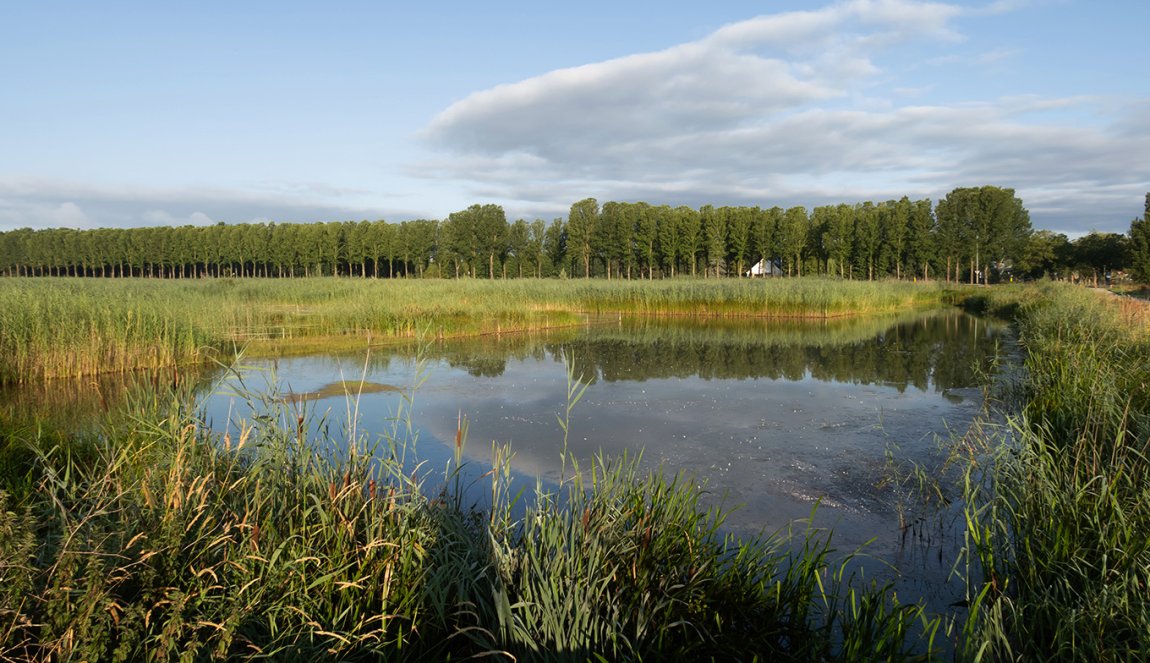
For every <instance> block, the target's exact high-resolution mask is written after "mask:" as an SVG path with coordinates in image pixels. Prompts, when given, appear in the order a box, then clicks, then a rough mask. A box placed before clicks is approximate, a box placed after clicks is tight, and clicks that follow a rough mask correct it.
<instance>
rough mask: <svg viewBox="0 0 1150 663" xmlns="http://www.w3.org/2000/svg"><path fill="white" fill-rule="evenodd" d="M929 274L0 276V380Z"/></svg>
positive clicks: (522, 326) (823, 310) (858, 298)
mask: <svg viewBox="0 0 1150 663" xmlns="http://www.w3.org/2000/svg"><path fill="white" fill-rule="evenodd" d="M944 296H945V291H944V290H943V289H942V288H941V287H940V286H936V285H916V284H911V283H905V282H882V283H862V282H849V281H831V280H825V279H801V280H799V279H793V280H791V279H776V280H771V281H765V280H759V281H750V280H742V281H735V280H710V281H706V280H672V281H655V282H650V281H614V282H605V281H569V280H562V281H560V280H532V279H523V280H511V281H479V280H467V279H465V280H456V281H448V280H438V279H435V280H380V281H377V280H360V279H354V280H353V279H339V278H315V279H291V280H286V281H282V280H281V281H256V280H248V281H244V280H239V281H236V280H230V279H205V280H196V281H170V280H168V281H164V280H107V281H103V280H96V279H52V278H41V279H3V280H0V301H4V302H5V306H4V307H3V308H2V309H0V383H12V382H28V381H34V380H40V379H44V378H55V377H69V376H77V375H91V374H96V373H116V372H126V371H132V370H138V369H147V368H159V367H167V366H176V365H181V364H189V363H195V362H200V361H204V360H205V359H207V358H209V357H212V356H218V355H221V354H222V355H223V356H224V357H227V356H230V355H231V354H232V353H234V352H235V350H236V349H237V348H240V347H247V348H248V349H249V352H256V353H258V352H260V348H261V347H263V348H265V349H266V351H274V352H287V351H291V349H292V348H293V347H304V348H309V349H315V348H316V347H317V345H316V344H317V343H320V344H322V343H327V344H333V345H337V346H340V347H345V348H349V347H355V346H358V347H363V346H366V345H368V344H372V343H378V342H381V341H387V340H389V339H397V338H414V337H415V336H416V335H417V334H418V333H431V334H433V335H435V336H439V337H450V336H466V335H475V334H485V333H502V332H520V331H527V330H532V329H541V328H546V327H555V326H562V325H570V324H575V323H578V322H579V321H580V320H582V318H583V316H584V315H585V314H605V313H613V314H614V313H618V314H640V315H712V316H760V317H815V318H823V317H835V316H842V315H848V314H869V313H879V312H890V311H895V310H900V309H906V308H908V307H913V306H919V305H923V304H929V303H936V304H937V303H938V302H940V301H941V300H942V299H943V297H944Z"/></svg>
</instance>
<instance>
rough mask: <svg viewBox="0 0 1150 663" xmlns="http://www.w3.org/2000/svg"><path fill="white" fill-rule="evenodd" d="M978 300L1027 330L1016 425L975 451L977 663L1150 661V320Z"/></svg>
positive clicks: (1033, 298) (1064, 306) (1012, 396)
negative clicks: (1149, 657) (979, 662)
mask: <svg viewBox="0 0 1150 663" xmlns="http://www.w3.org/2000/svg"><path fill="white" fill-rule="evenodd" d="M976 297H977V298H976V299H972V300H970V301H969V302H968V303H969V304H970V305H973V306H976V307H978V308H981V309H984V310H989V311H995V312H1002V313H1005V314H1008V315H1011V316H1013V317H1014V318H1015V319H1016V320H1017V324H1018V328H1019V335H1020V340H1021V342H1022V344H1023V346H1024V347H1025V352H1026V359H1025V364H1026V373H1025V376H1024V377H1023V379H1022V380H1021V382H1020V383H1019V384H1018V385H1016V388H1015V389H1014V390H1013V391H1012V392H1010V393H1008V394H1006V398H1007V400H1008V403H1007V406H1008V407H1007V409H1008V411H1012V412H1016V413H1019V414H1017V415H1016V416H1013V417H1011V418H1010V419H1009V420H1008V422H1007V423H1006V424H1005V425H1004V426H1003V427H1001V428H1000V429H998V430H997V431H995V430H990V429H988V432H987V433H986V434H985V436H983V437H982V438H981V439H972V440H969V441H968V442H969V443H970V444H971V446H970V447H969V453H970V454H971V455H970V457H969V464H968V465H967V473H966V478H967V491H966V493H967V494H966V505H967V506H966V515H967V520H968V527H967V533H966V536H967V543H968V552H969V553H970V562H971V565H970V568H969V573H970V578H971V583H970V592H969V593H970V601H971V604H972V611H971V614H970V620H969V622H968V624H967V626H966V633H965V636H966V637H965V639H964V642H963V653H964V654H965V657H966V658H968V659H970V660H994V661H1026V660H1059V661H1130V660H1145V657H1146V652H1147V650H1148V648H1150V536H1148V534H1147V533H1148V532H1150V309H1148V308H1147V305H1146V304H1145V303H1142V302H1136V301H1132V300H1123V299H1121V298H1118V297H1114V296H1112V295H1110V294H1109V293H1105V292H1101V291H1090V290H1086V289H1083V288H1078V287H1073V286H1059V285H1056V284H1047V285H1043V286H1040V287H1017V288H993V289H990V290H987V291H984V292H983V293H980V294H978V295H977V296H976Z"/></svg>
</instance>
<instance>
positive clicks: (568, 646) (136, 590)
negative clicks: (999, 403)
mask: <svg viewBox="0 0 1150 663" xmlns="http://www.w3.org/2000/svg"><path fill="white" fill-rule="evenodd" d="M572 393H577V387H576V388H575V390H573V392H572ZM573 400H574V399H573ZM301 407H303V405H302V404H301V403H299V402H294V401H290V400H288V401H285V400H283V399H278V398H274V397H268V398H267V400H265V401H264V402H262V403H261V404H260V405H259V408H258V409H259V411H261V412H264V413H265V415H264V416H261V417H259V418H257V419H256V420H255V421H253V422H252V424H251V426H250V427H248V428H245V429H244V431H243V432H242V433H240V434H239V435H238V436H236V437H235V438H232V437H225V438H224V439H219V438H218V437H216V436H215V435H213V434H212V433H210V432H209V431H208V430H207V429H206V427H205V426H203V425H202V423H201V422H199V421H198V420H197V419H196V417H195V415H194V406H193V404H192V403H191V402H190V401H189V396H188V395H187V393H167V392H163V391H157V390H154V389H149V390H144V391H139V392H137V393H136V394H135V396H134V397H133V398H132V399H131V400H130V402H128V403H126V404H125V405H124V407H123V409H122V410H121V411H120V414H116V413H112V414H110V415H109V417H108V418H107V420H106V425H105V428H104V429H103V431H102V432H101V434H100V435H96V436H90V437H85V438H83V439H82V440H71V441H70V442H68V443H65V444H62V445H59V446H51V445H48V446H47V447H46V448H48V449H49V450H48V451H45V452H41V453H39V454H38V455H37V457H36V459H35V462H34V463H33V466H32V469H31V476H30V477H29V478H30V479H31V481H30V483H31V484H32V485H33V486H34V490H20V485H21V484H20V483H19V482H11V481H6V484H7V485H8V488H9V490H14V491H17V492H16V493H5V492H2V491H0V643H2V644H0V649H2V650H0V657H3V658H15V659H28V660H48V659H52V660H144V659H173V658H180V659H188V660H192V659H212V658H248V657H252V658H272V659H297V660H313V659H315V658H325V659H332V658H338V659H341V660H375V659H377V658H385V659H388V660H393V659H394V660H419V661H422V660H445V659H447V658H453V659H459V658H466V657H473V656H484V657H488V658H494V659H496V660H512V658H513V657H514V658H515V659H517V660H572V661H582V660H587V659H594V660H602V659H606V660H641V659H647V660H666V659H668V658H671V657H681V658H685V659H686V660H707V659H709V658H714V659H716V660H752V659H754V658H756V657H757V658H758V659H759V660H875V658H876V657H877V658H879V659H881V660H902V659H911V658H913V656H912V654H911V652H912V651H917V652H922V651H924V650H926V649H928V648H929V643H928V642H923V641H920V640H919V637H920V635H919V634H922V633H924V631H923V629H922V622H923V619H922V614H921V611H920V610H919V609H918V608H916V607H914V606H900V605H898V604H897V602H895V601H894V600H893V599H892V598H891V597H889V596H888V595H887V592H886V591H885V590H884V588H883V587H873V586H864V585H862V584H861V583H854V584H851V583H850V580H851V579H850V578H849V577H848V572H847V570H846V569H847V568H849V566H848V565H847V564H845V563H841V562H832V561H831V560H832V558H836V559H839V558H838V557H837V556H833V555H832V548H831V546H830V542H829V540H828V538H827V536H826V535H825V534H820V533H816V532H808V533H800V534H798V537H799V538H798V540H799V547H798V549H797V550H796V549H794V548H792V547H790V546H788V545H787V543H788V540H787V539H785V538H782V537H766V538H762V539H757V540H752V541H735V540H732V539H730V538H729V537H726V536H724V535H723V534H722V533H721V531H720V527H721V525H722V523H723V518H724V515H723V513H721V512H718V511H708V510H704V509H703V508H702V507H701V506H700V502H699V498H700V495H701V489H700V488H699V487H698V486H697V485H696V484H694V483H693V482H691V481H688V480H686V479H685V478H683V477H664V476H661V475H651V476H646V475H640V474H638V473H637V471H636V463H635V462H634V461H633V460H627V459H619V460H606V459H599V460H597V461H596V462H595V463H594V464H593V466H592V467H588V468H583V471H582V472H581V473H579V474H578V475H575V474H572V475H571V476H578V477H579V478H578V479H568V480H566V481H564V482H563V483H562V485H561V486H560V487H559V488H557V489H551V490H545V489H542V488H540V489H538V490H537V491H536V492H535V494H533V495H528V496H524V497H519V498H517V497H515V496H512V495H510V494H509V486H510V477H509V464H508V463H506V462H498V463H497V464H496V466H495V467H494V468H493V469H492V471H491V472H490V473H488V474H485V475H484V476H482V477H479V478H478V479H474V478H471V479H469V478H466V477H474V476H475V474H476V473H467V472H460V471H459V467H458V462H459V460H458V459H459V458H461V457H462V447H461V446H460V447H458V450H459V453H458V454H457V456H456V463H455V464H453V465H449V466H448V467H447V468H446V470H445V471H443V472H442V473H441V474H440V473H428V472H424V471H419V472H415V473H413V472H412V471H411V466H410V464H409V463H405V462H404V461H403V460H402V459H403V457H404V456H405V455H407V454H410V453H414V451H415V449H414V447H413V445H415V444H416V442H415V439H414V438H413V437H412V435H411V433H410V432H409V430H408V429H407V427H406V424H405V417H404V415H403V412H402V411H401V412H400V413H398V415H399V416H398V417H397V419H396V423H395V426H394V427H393V428H392V429H391V430H390V431H386V432H385V435H384V436H383V437H381V438H376V441H372V440H369V439H367V438H365V437H360V438H357V439H355V443H354V444H353V445H352V447H353V449H354V450H353V451H348V452H344V453H338V454H333V453H331V451H332V450H333V449H336V448H344V447H343V444H342V440H332V439H326V438H315V437H310V436H309V435H310V434H309V433H308V432H307V431H309V430H313V429H314V427H313V426H311V425H309V424H308V422H307V420H306V419H307V417H308V416H309V415H308V414H307V413H306V411H304V410H301V409H300V408H301ZM13 434H16V435H20V434H23V433H19V432H14V433H13ZM464 438H465V435H464V433H463V431H462V430H461V432H460V438H459V439H460V444H462V440H463V439H464ZM507 453H508V451H507V450H502V451H500V452H499V453H498V454H497V457H499V458H503V459H506V458H507ZM372 457H375V458H376V459H379V458H383V459H384V460H376V461H369V460H368V459H369V458H372ZM9 478H10V477H9ZM473 481H477V482H478V483H475V484H474V485H472V488H473V489H474V488H476V487H478V488H479V489H481V490H482V491H484V492H486V493H487V494H489V495H490V497H489V498H488V499H487V500H486V504H485V506H484V508H482V509H475V508H472V506H471V505H470V503H469V502H468V501H467V500H466V499H465V497H464V495H465V493H466V494H473V492H471V493H469V492H468V491H466V490H465V489H466V488H467V487H468V485H469V484H471V483H472V482H473ZM23 485H25V486H27V485H28V483H24V484H23ZM516 499H522V500H526V509H525V511H523V510H522V509H520V510H517V509H516V508H515V507H514V504H513V503H514V502H515V500H516ZM520 512H521V513H522V515H519V516H516V515H513V514H514V513H520ZM926 633H928V634H929V630H928V631H926ZM923 637H926V636H923ZM600 657H601V658H600Z"/></svg>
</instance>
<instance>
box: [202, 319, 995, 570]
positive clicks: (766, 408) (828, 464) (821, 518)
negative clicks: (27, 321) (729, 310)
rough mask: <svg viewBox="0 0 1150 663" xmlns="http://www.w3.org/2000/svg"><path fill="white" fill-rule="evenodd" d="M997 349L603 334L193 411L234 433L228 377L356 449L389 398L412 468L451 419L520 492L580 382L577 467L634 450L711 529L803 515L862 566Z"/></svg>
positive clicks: (495, 345)
mask: <svg viewBox="0 0 1150 663" xmlns="http://www.w3.org/2000/svg"><path fill="white" fill-rule="evenodd" d="M1008 344H1009V332H1008V329H1007V327H1006V326H1005V325H1004V324H1001V323H998V322H994V321H987V320H985V319H981V318H975V317H972V316H969V315H967V314H965V313H962V312H959V311H957V310H941V311H934V312H929V313H925V314H924V313H916V314H914V315H911V316H903V317H900V318H880V319H875V318H869V319H864V320H835V321H819V322H795V321H787V322H779V321H762V320H736V321H731V320H722V321H718V320H705V321H699V320H688V319H668V318H661V319H649V318H648V319H642V320H629V319H625V318H612V319H608V320H593V321H591V322H589V323H588V324H587V325H585V326H580V327H575V328H567V329H562V330H556V331H552V332H549V333H546V334H538V335H512V336H507V335H505V336H488V337H483V338H479V339H469V340H459V341H450V340H449V341H436V342H431V343H429V344H426V345H424V346H423V347H422V348H416V347H414V346H404V347H382V348H376V349H373V350H372V351H371V352H369V353H367V354H366V355H363V354H361V355H344V356H310V357H299V358H285V359H279V360H275V361H271V360H268V361H260V362H255V363H251V364H250V365H249V366H247V367H245V368H243V369H241V370H240V371H239V372H238V373H236V374H232V375H230V376H229V377H227V378H223V379H221V380H220V381H218V382H217V384H216V385H215V387H214V391H213V393H212V394H211V395H210V396H209V397H208V398H207V399H206V404H205V407H206V414H207V417H208V419H209V420H210V421H211V423H212V425H213V426H215V427H216V428H218V429H222V428H224V427H225V426H227V425H229V424H228V422H231V424H230V425H232V426H235V425H236V423H235V422H237V421H238V420H241V419H243V418H245V417H250V416H251V415H252V412H251V410H250V407H249V405H248V404H247V403H246V402H245V399H244V398H243V397H241V396H237V395H236V392H237V390H239V384H238V378H237V376H241V377H242V379H243V382H244V384H245V385H246V389H249V390H255V391H260V392H264V391H269V390H271V391H276V392H278V393H280V394H283V395H285V397H286V399H287V400H288V401H289V402H290V403H291V404H292V405H293V406H294V407H303V408H305V410H306V412H307V414H308V419H309V420H310V421H312V422H313V426H318V425H323V426H326V428H327V429H328V430H329V431H332V432H333V433H334V437H336V438H337V439H338V438H339V437H340V436H341V435H346V430H347V429H348V428H349V426H348V421H349V420H354V421H355V425H356V429H357V431H358V433H359V434H361V435H363V434H366V435H369V436H370V435H376V436H378V435H382V434H384V433H386V432H387V431H390V430H393V427H394V425H395V421H394V420H395V418H396V413H397V412H400V411H401V410H406V409H407V407H408V406H407V405H406V404H404V405H403V406H402V408H401V404H402V403H404V399H405V398H407V399H410V400H411V410H410V411H411V415H410V416H411V421H412V423H413V425H414V427H415V429H417V430H418V442H417V444H416V451H415V453H416V454H417V455H418V457H419V459H421V460H423V461H425V466H424V467H425V468H432V469H440V468H442V467H443V466H444V463H445V462H446V461H447V459H448V458H450V456H451V450H452V448H453V445H454V440H455V435H456V429H457V423H458V421H459V420H460V418H461V417H462V418H465V419H466V421H467V422H468V427H469V432H468V440H467V444H466V447H465V449H466V455H467V458H468V460H469V461H470V463H471V464H472V467H473V469H475V470H476V471H475V473H474V474H475V475H477V474H479V473H480V472H481V471H484V470H486V469H489V468H490V450H491V445H492V442H496V443H500V444H503V443H507V444H509V445H510V446H511V449H512V451H513V452H514V457H513V460H512V470H513V473H514V474H515V475H516V476H517V477H519V478H520V479H522V480H525V481H527V482H529V483H530V485H534V482H535V481H536V479H539V480H542V481H544V482H554V481H556V480H558V479H559V477H560V472H561V471H562V467H563V464H562V462H561V455H562V449H563V444H564V434H563V430H562V427H561V426H560V424H559V423H558V421H557V415H561V414H563V413H564V412H565V410H566V406H567V393H568V386H569V385H568V372H569V369H570V372H571V373H572V374H574V375H575V376H577V377H580V378H581V379H582V381H584V382H586V383H588V384H589V386H588V388H587V390H586V392H585V393H584V395H583V397H582V398H581V400H579V402H578V403H577V404H576V405H575V407H574V409H573V410H572V412H571V414H570V424H569V434H568V439H567V444H568V448H569V450H570V452H571V453H573V454H574V455H575V456H577V457H578V458H580V459H582V460H583V461H584V463H585V462H586V461H587V460H589V459H590V458H591V457H592V456H593V455H594V454H597V453H604V454H607V455H610V456H618V455H621V454H623V453H625V452H626V453H629V454H632V455H634V454H637V453H640V452H641V453H642V459H643V460H642V462H643V464H644V466H645V467H647V468H650V469H653V470H661V471H663V472H679V471H682V472H686V473H688V474H690V475H691V476H693V477H694V480H695V481H697V482H699V483H701V484H705V485H706V489H707V491H708V500H710V503H711V504H721V505H724V506H727V507H737V509H736V510H735V511H734V513H732V514H731V516H730V517H729V519H728V521H727V525H728V527H730V528H732V529H734V530H736V531H745V532H748V533H750V532H760V531H767V532H771V531H775V530H779V529H784V528H786V527H788V526H794V525H795V524H799V526H800V527H803V526H805V524H806V522H807V521H806V519H807V518H808V517H809V516H810V515H811V513H812V509H813V508H814V507H815V506H816V505H817V506H818V508H817V510H816V512H815V516H814V525H815V526H818V527H825V528H833V530H834V542H835V544H836V547H838V548H839V549H840V550H852V549H854V548H856V547H857V546H859V545H862V544H864V543H868V542H869V545H868V547H867V551H868V552H869V553H870V554H873V555H875V556H876V557H879V558H883V559H895V558H898V557H899V556H902V555H908V554H912V553H908V552H907V550H906V536H905V531H906V530H905V529H904V528H903V527H902V526H901V525H902V524H904V523H905V522H906V518H907V515H906V514H907V506H906V504H905V503H901V502H900V493H901V492H902V491H900V490H899V489H898V483H897V482H896V481H892V467H893V466H894V465H899V466H902V467H904V468H905V467H906V466H907V465H908V464H909V463H914V464H917V465H919V466H922V467H927V468H929V467H933V466H935V465H936V464H937V463H938V462H940V460H941V458H942V457H943V456H944V451H943V449H944V447H945V445H946V443H947V441H948V440H950V439H952V437H953V436H955V435H961V434H962V433H963V432H964V431H965V430H966V428H967V427H968V426H969V424H970V423H971V421H972V420H973V419H974V417H975V416H976V415H978V414H979V413H980V411H981V409H982V407H983V397H982V386H983V385H984V384H985V383H986V381H987V380H988V379H989V377H990V376H992V374H993V371H994V370H995V367H996V366H997V365H998V358H999V357H1000V356H1001V355H1003V354H1004V353H1005V352H1006V350H1005V349H1004V348H1006V347H1007V346H1008ZM360 385H362V386H360ZM349 392H350V394H351V395H349ZM321 421H322V424H320V423H314V422H321ZM569 467H570V466H569V465H568V471H569ZM902 497H905V495H902ZM912 556H913V554H912ZM919 556H922V557H926V556H928V555H923V554H921V551H920V554H919Z"/></svg>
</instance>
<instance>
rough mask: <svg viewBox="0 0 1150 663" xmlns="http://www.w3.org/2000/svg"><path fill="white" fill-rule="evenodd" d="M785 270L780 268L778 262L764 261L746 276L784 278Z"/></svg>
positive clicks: (753, 267)
mask: <svg viewBox="0 0 1150 663" xmlns="http://www.w3.org/2000/svg"><path fill="white" fill-rule="evenodd" d="M782 275H783V268H782V267H781V266H779V261H778V260H767V259H766V258H763V259H762V260H760V261H758V262H756V263H755V264H754V265H752V266H751V269H750V270H748V271H747V272H746V273H745V274H744V276H782Z"/></svg>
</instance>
